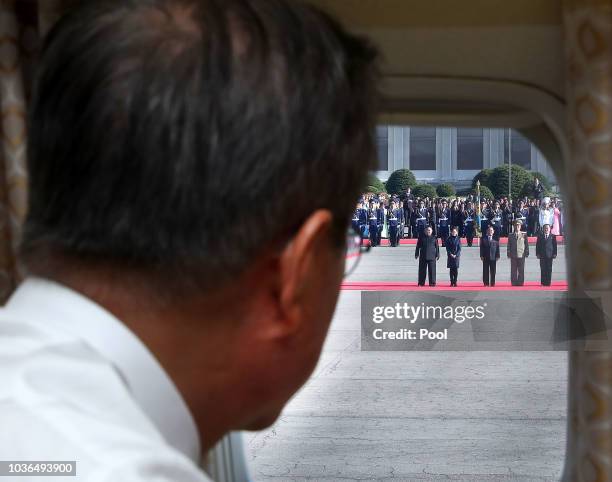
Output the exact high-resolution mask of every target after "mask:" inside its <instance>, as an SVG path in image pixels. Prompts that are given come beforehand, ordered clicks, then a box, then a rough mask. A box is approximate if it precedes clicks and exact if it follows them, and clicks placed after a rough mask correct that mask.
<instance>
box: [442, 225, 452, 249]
mask: <svg viewBox="0 0 612 482" xmlns="http://www.w3.org/2000/svg"><path fill="white" fill-rule="evenodd" d="M449 231H450V229H449V227H448V226H440V230H439V233H440V239H441V240H442V246H446V240H447V239H448V233H449Z"/></svg>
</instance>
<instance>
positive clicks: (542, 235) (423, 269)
mask: <svg viewBox="0 0 612 482" xmlns="http://www.w3.org/2000/svg"><path fill="white" fill-rule="evenodd" d="M522 224H523V223H522V221H520V220H518V219H517V220H515V222H514V229H513V231H512V232H511V233H510V234H509V236H508V243H507V247H506V254H507V256H508V258H510V280H511V284H512V286H523V284H524V282H525V260H526V258H528V257H529V238H528V236H527V234H526V233H525V232H524V231H522ZM444 247H445V248H446V255H447V261H446V267H447V268H448V269H449V273H450V283H451V286H455V287H456V286H457V279H458V276H459V265H460V261H461V238H460V237H459V229H458V227H457V226H452V227H451V230H450V235H449V236H448V237H447V238H446V240H445V243H444ZM500 252H501V249H500V241H499V238H496V237H495V231H494V229H493V226H491V225H489V226H488V227H487V228H486V231H485V235H484V236H483V237H482V239H481V241H480V260H481V261H482V282H483V284H484V286H495V275H496V272H497V261H498V260H499V258H500V257H501V255H500ZM414 257H415V258H416V259H418V260H419V278H418V285H419V286H425V281H426V279H428V280H429V286H435V285H436V263H437V261H438V260H439V259H440V246H439V243H438V239H437V238H436V236H434V235H433V230H432V228H431V226H427V227H426V228H425V232H424V234H423V236H421V237H420V238H419V239H418V241H417V244H416V250H415V253H414ZM536 257H537V258H538V259H539V261H540V283H541V284H542V286H550V284H551V280H552V265H553V260H554V259H555V258H556V257H557V237H556V236H555V235H554V234H552V232H551V227H550V224H544V225H543V226H542V229H541V231H540V232H539V233H538V236H537V241H536Z"/></svg>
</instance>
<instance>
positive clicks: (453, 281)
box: [450, 268, 459, 285]
mask: <svg viewBox="0 0 612 482" xmlns="http://www.w3.org/2000/svg"><path fill="white" fill-rule="evenodd" d="M458 275H459V270H458V269H457V268H450V282H451V284H452V285H455V284H457V276H458Z"/></svg>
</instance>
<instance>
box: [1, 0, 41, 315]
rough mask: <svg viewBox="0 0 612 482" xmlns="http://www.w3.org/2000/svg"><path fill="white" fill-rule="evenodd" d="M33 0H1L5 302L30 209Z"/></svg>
mask: <svg viewBox="0 0 612 482" xmlns="http://www.w3.org/2000/svg"><path fill="white" fill-rule="evenodd" d="M32 6H34V5H33V3H32V2H27V1H26V2H23V1H22V2H17V1H15V0H12V1H11V0H0V303H2V302H4V301H5V300H6V298H7V297H8V296H9V295H10V293H11V292H12V290H13V289H14V287H15V285H16V283H17V281H18V278H19V273H18V267H17V263H16V256H15V255H16V251H17V246H18V243H19V236H20V232H21V223H22V221H23V217H24V215H25V210H26V170H25V147H26V142H25V141H26V104H25V89H24V80H23V73H24V68H26V67H27V66H29V64H28V63H27V62H25V61H24V58H25V57H27V56H28V52H32V51H34V50H36V48H37V33H36V28H35V27H32V26H29V27H28V26H27V25H26V24H24V23H20V21H19V20H18V13H22V14H23V13H26V14H27V13H28V7H32Z"/></svg>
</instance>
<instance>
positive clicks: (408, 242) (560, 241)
mask: <svg viewBox="0 0 612 482" xmlns="http://www.w3.org/2000/svg"><path fill="white" fill-rule="evenodd" d="M537 239H538V238H536V237H535V236H531V237H529V244H535V243H536V241H537ZM478 241H479V239H478V238H474V244H472V247H473V246H478ZM499 242H500V244H503V245H506V244H508V238H499ZM416 243H417V240H416V239H400V245H402V246H406V245H408V246H414V245H416ZM363 244H364V245H368V244H370V240H369V239H364V240H363ZM557 244H564V239H563V236H557ZM380 245H381V246H389V240H388V239H382V240H381V241H380ZM461 246H467V240H466V239H465V238H461Z"/></svg>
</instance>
